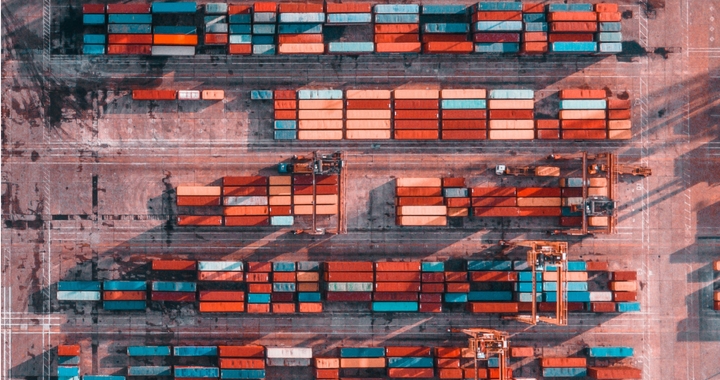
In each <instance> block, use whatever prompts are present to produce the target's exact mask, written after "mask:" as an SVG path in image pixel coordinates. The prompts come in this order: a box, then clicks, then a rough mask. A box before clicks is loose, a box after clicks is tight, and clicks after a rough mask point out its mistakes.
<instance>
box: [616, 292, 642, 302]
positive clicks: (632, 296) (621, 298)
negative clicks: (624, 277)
mask: <svg viewBox="0 0 720 380" xmlns="http://www.w3.org/2000/svg"><path fill="white" fill-rule="evenodd" d="M613 301H615V302H634V301H637V292H613Z"/></svg>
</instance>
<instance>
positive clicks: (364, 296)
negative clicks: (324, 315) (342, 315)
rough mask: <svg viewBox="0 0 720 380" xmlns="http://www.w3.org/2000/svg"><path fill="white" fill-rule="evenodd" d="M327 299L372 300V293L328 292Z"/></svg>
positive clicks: (341, 300) (346, 300) (344, 300)
mask: <svg viewBox="0 0 720 380" xmlns="http://www.w3.org/2000/svg"><path fill="white" fill-rule="evenodd" d="M325 299H326V300H328V301H340V302H370V301H372V293H369V292H327V293H325Z"/></svg>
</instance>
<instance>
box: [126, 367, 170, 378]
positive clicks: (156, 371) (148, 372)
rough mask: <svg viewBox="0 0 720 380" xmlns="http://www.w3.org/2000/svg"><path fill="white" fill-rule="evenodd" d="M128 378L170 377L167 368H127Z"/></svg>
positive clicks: (168, 368)
mask: <svg viewBox="0 0 720 380" xmlns="http://www.w3.org/2000/svg"><path fill="white" fill-rule="evenodd" d="M128 376H172V370H171V368H170V367H169V366H144V367H143V366H135V367H128Z"/></svg>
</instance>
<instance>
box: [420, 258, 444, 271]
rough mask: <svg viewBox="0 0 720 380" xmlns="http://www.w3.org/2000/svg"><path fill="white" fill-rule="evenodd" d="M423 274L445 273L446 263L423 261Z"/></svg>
mask: <svg viewBox="0 0 720 380" xmlns="http://www.w3.org/2000/svg"><path fill="white" fill-rule="evenodd" d="M420 265H421V268H422V271H423V272H444V271H445V263H444V262H442V261H423V262H422V263H421V264H420Z"/></svg>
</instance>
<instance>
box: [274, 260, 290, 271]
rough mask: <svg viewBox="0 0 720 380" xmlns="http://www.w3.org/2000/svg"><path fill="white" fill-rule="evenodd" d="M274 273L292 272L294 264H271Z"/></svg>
mask: <svg viewBox="0 0 720 380" xmlns="http://www.w3.org/2000/svg"><path fill="white" fill-rule="evenodd" d="M272 266H273V271H274V272H294V271H295V263H294V262H292V261H275V262H274V263H272Z"/></svg>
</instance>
